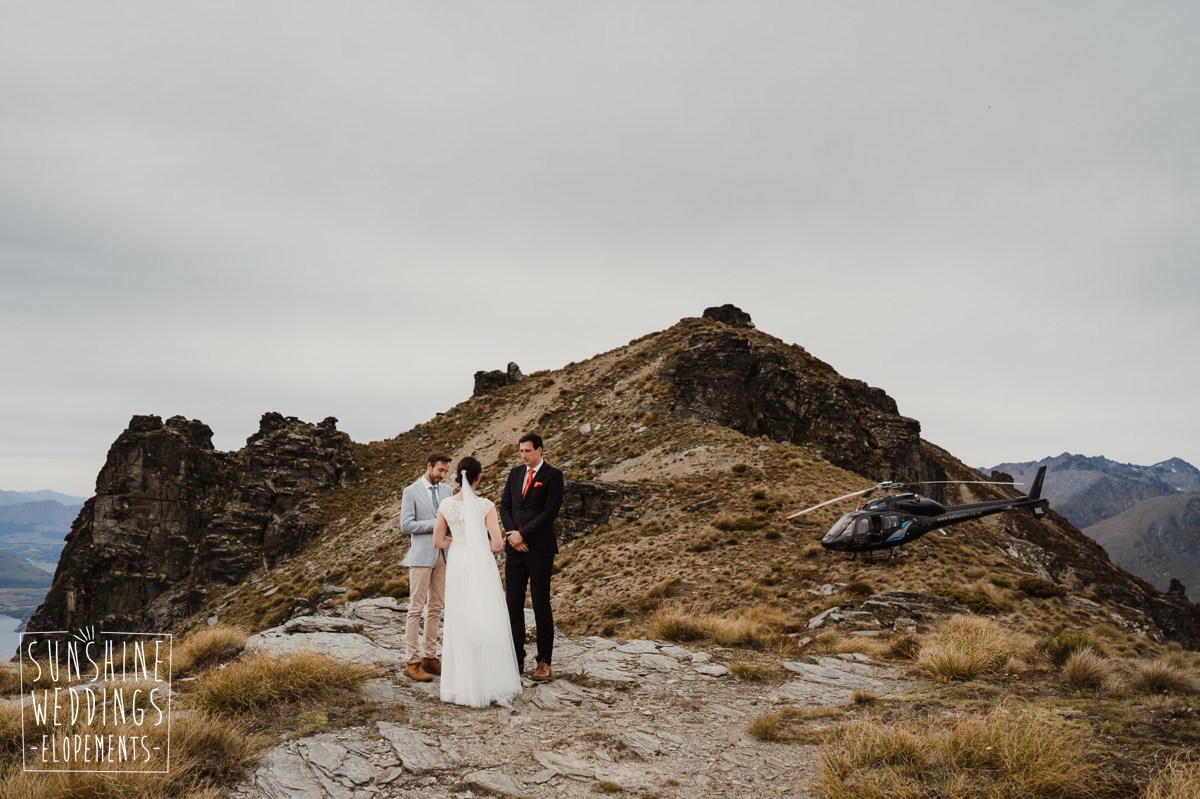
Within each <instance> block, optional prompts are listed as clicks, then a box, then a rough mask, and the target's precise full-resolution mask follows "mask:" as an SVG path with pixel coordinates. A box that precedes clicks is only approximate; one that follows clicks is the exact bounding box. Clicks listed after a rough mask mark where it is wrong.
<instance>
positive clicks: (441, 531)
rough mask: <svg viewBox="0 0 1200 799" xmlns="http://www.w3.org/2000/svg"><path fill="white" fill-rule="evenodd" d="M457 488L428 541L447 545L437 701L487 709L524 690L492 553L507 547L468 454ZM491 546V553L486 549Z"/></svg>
mask: <svg viewBox="0 0 1200 799" xmlns="http://www.w3.org/2000/svg"><path fill="white" fill-rule="evenodd" d="M454 471H455V472H457V474H458V477H457V478H456V479H457V480H458V483H459V485H460V486H461V488H462V490H461V491H459V492H458V493H457V494H455V495H454V496H452V497H450V498H449V499H447V500H444V501H443V502H442V503H441V505H440V506H439V507H438V515H437V521H436V522H435V523H434V527H433V545H434V546H435V547H437V548H438V549H448V548H450V547H451V545H452V544H453V548H452V549H451V551H449V552H448V553H447V555H448V557H447V559H446V607H445V611H444V612H445V616H444V619H445V621H444V622H443V626H442V680H441V683H442V701H443V702H453V703H455V704H458V705H469V706H471V707H487V706H488V705H489V704H491V703H492V702H493V701H495V702H498V703H500V704H508V702H509V701H510V700H511V699H512V697H513V696H514V695H516V694H517V693H518V692H519V691H520V690H521V675H520V673H519V672H518V671H517V655H516V651H515V649H514V648H513V640H512V632H511V630H510V627H509V622H508V609H507V607H506V606H505V604H504V592H503V591H502V590H501V588H500V574H499V572H498V571H497V569H496V561H495V559H494V557H493V553H496V552H499V551H500V549H501V548H502V547H503V546H504V543H503V541H502V539H501V537H500V523H499V522H498V521H497V519H496V506H495V505H494V504H493V503H492V502H491V500H488V499H484V498H482V497H479V496H477V495H476V494H475V490H474V489H475V488H477V487H478V486H479V481H480V477H481V475H482V473H483V467H482V466H481V465H480V463H479V461H477V460H475V459H474V458H472V457H469V456H468V457H466V458H463V459H462V460H460V461H459V462H458V465H457V466H456V467H455V468H454ZM489 550H490V551H489Z"/></svg>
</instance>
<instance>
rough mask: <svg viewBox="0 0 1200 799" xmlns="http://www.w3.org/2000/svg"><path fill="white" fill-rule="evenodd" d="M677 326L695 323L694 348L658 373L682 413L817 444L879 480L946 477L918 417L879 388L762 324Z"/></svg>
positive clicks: (829, 454)
mask: <svg viewBox="0 0 1200 799" xmlns="http://www.w3.org/2000/svg"><path fill="white" fill-rule="evenodd" d="M710 310H712V309H710ZM734 310H736V309H734ZM680 325H681V326H690V327H691V328H692V331H693V332H692V333H691V336H690V338H689V341H688V346H687V348H686V349H684V350H682V351H680V352H678V353H677V354H676V355H674V356H673V357H671V358H670V359H669V361H668V363H667V365H666V367H665V368H664V369H663V371H662V373H661V377H662V379H663V380H665V381H666V382H667V384H668V385H669V386H670V389H671V395H672V397H673V399H674V406H675V407H674V410H675V411H676V412H682V413H684V414H687V415H690V416H692V417H693V418H695V419H698V420H699V421H703V422H708V423H715V424H720V425H724V426H726V427H731V428H733V429H734V430H737V431H738V432H741V433H744V434H746V435H748V436H768V437H769V438H772V439H774V440H776V441H791V442H794V443H797V444H805V445H808V446H812V447H815V448H817V449H819V450H820V451H821V453H822V456H823V457H824V458H825V459H826V460H828V461H831V462H832V463H835V464H837V465H838V466H841V467H842V468H844V469H848V470H850V471H853V472H857V473H858V474H861V475H863V476H864V477H867V478H869V479H872V480H875V479H893V480H942V479H945V474H944V472H943V471H942V469H941V467H940V466H938V464H937V463H936V462H934V461H933V459H931V458H929V457H928V456H927V455H925V454H924V452H923V451H922V448H921V424H920V422H918V421H917V420H916V419H910V418H908V417H905V416H901V415H900V413H899V410H898V409H897V407H896V402H895V400H893V399H892V398H891V397H889V396H888V395H887V394H886V393H884V392H883V391H882V390H881V389H878V388H872V387H871V386H868V385H867V384H866V383H864V382H862V381H861V380H850V379H847V378H844V377H842V376H841V375H839V374H838V373H837V372H835V371H834V370H833V369H832V367H830V366H829V365H828V364H825V363H823V362H822V361H819V360H817V359H816V358H814V357H812V356H811V355H809V354H808V353H807V352H805V351H804V350H803V349H802V348H800V347H797V346H795V345H787V344H784V343H783V342H781V341H779V340H778V339H775V338H773V337H771V336H767V335H765V334H762V333H758V332H757V331H750V330H745V329H738V328H733V327H730V326H729V325H728V324H722V325H713V324H712V323H710V322H707V321H705V320H686V319H685V320H683V321H682V322H681V323H680Z"/></svg>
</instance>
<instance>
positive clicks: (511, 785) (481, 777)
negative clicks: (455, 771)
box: [462, 770, 529, 796]
mask: <svg viewBox="0 0 1200 799" xmlns="http://www.w3.org/2000/svg"><path fill="white" fill-rule="evenodd" d="M462 784H463V787H464V788H470V789H472V790H476V791H483V792H484V793H488V794H493V795H496V796H527V795H528V793H529V792H528V791H527V790H525V786H524V785H522V784H521V783H519V782H517V780H515V779H513V778H512V777H510V776H508V775H507V774H505V773H503V772H501V771H495V770H488V771H472V772H471V773H470V774H467V775H465V776H464V777H463V778H462Z"/></svg>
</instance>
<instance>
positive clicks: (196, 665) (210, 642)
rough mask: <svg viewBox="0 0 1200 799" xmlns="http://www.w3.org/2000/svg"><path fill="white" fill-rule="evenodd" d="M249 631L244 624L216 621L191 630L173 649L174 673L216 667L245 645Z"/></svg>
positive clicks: (172, 665) (172, 668)
mask: <svg viewBox="0 0 1200 799" xmlns="http://www.w3.org/2000/svg"><path fill="white" fill-rule="evenodd" d="M249 637H250V633H249V632H248V631H247V630H245V629H243V628H241V627H231V626H229V625H226V624H214V625H212V626H210V627H201V628H200V629H198V630H196V631H194V632H191V633H188V634H187V635H185V636H184V637H183V639H182V640H181V641H180V642H179V646H178V647H177V648H174V649H173V650H172V652H171V673H172V674H174V675H175V676H179V675H182V674H187V673H188V672H190V671H194V670H200V669H205V668H208V667H209V666H214V665H216V664H217V663H220V662H222V661H225V660H229V659H231V658H233V657H236V656H237V654H238V653H239V652H241V651H242V647H244V646H245V645H246V639H247V638H249Z"/></svg>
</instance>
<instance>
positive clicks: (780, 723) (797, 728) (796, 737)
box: [746, 707, 842, 743]
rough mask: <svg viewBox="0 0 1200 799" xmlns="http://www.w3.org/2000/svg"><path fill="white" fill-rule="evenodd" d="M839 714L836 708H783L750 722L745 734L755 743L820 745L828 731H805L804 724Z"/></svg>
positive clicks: (840, 712)
mask: <svg viewBox="0 0 1200 799" xmlns="http://www.w3.org/2000/svg"><path fill="white" fill-rule="evenodd" d="M841 714H842V711H841V710H840V709H837V708H813V709H812V710H801V709H800V708H798V707H784V708H780V709H779V710H776V711H775V712H774V713H767V714H765V715H762V716H759V717H758V718H756V719H755V720H754V721H752V722H750V724H749V726H747V727H746V732H747V733H748V734H749V735H750V737H751V738H753V739H754V740H756V741H765V742H773V743H786V742H801V743H820V742H822V741H824V740H825V739H826V738H827V737H828V734H829V730H827V729H818V730H807V729H805V728H804V724H805V722H808V721H811V720H813V719H818V718H825V717H829V716H840V715H841Z"/></svg>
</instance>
